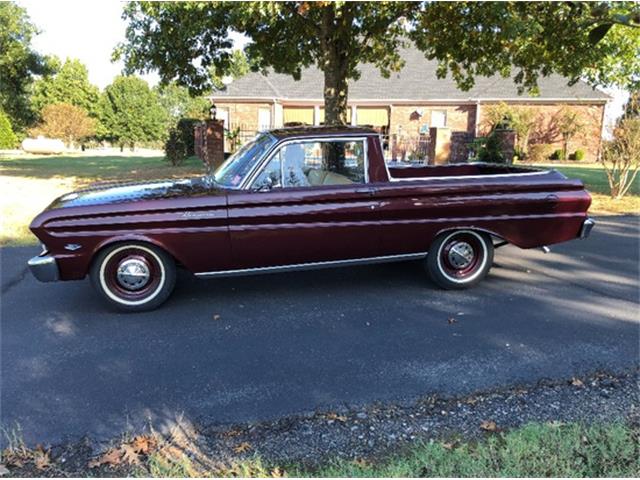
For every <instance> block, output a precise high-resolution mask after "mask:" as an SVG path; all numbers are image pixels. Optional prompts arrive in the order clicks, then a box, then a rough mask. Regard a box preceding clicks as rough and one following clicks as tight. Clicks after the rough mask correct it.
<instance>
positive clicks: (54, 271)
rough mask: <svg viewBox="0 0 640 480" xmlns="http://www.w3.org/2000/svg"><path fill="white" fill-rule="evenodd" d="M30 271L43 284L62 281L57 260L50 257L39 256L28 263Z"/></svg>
mask: <svg viewBox="0 0 640 480" xmlns="http://www.w3.org/2000/svg"><path fill="white" fill-rule="evenodd" d="M27 265H29V270H31V273H32V274H33V276H34V277H36V278H37V279H38V280H40V281H41V282H55V281H58V280H60V271H59V270H58V264H57V263H56V259H55V258H53V257H52V256H50V255H38V256H37V257H33V258H32V259H31V260H29V261H28V262H27Z"/></svg>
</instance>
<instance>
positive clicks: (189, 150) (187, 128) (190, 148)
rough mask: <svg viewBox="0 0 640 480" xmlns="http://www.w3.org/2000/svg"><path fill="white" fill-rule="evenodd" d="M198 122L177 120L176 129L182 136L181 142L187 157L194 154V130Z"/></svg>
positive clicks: (183, 119) (192, 119) (184, 119)
mask: <svg viewBox="0 0 640 480" xmlns="http://www.w3.org/2000/svg"><path fill="white" fill-rule="evenodd" d="M200 122H201V121H200V120H198V119H196V118H181V119H180V120H178V125H177V126H176V128H177V129H178V131H179V132H180V135H181V136H182V142H183V143H184V145H185V149H186V150H185V151H186V155H187V157H193V156H194V155H195V154H196V152H195V138H194V131H195V128H196V124H198V123H200Z"/></svg>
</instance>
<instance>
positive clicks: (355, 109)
mask: <svg viewBox="0 0 640 480" xmlns="http://www.w3.org/2000/svg"><path fill="white" fill-rule="evenodd" d="M351 125H353V126H354V127H355V126H356V125H358V107H356V106H355V105H351Z"/></svg>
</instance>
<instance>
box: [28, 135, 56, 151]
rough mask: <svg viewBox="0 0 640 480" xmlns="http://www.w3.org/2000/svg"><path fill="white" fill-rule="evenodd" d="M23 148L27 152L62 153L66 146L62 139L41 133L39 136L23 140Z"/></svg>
mask: <svg viewBox="0 0 640 480" xmlns="http://www.w3.org/2000/svg"><path fill="white" fill-rule="evenodd" d="M22 150H24V151H25V152H27V153H62V152H64V151H65V147H64V142H63V141H62V140H57V139H55V138H46V137H43V136H42V135H40V136H39V137H38V138H25V139H24V140H23V141H22Z"/></svg>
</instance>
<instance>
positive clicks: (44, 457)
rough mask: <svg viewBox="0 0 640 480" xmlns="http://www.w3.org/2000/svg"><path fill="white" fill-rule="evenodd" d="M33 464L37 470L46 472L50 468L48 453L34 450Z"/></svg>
mask: <svg viewBox="0 0 640 480" xmlns="http://www.w3.org/2000/svg"><path fill="white" fill-rule="evenodd" d="M33 463H34V465H35V466H36V468H37V469H38V470H46V469H47V468H49V467H50V466H51V458H50V457H49V452H46V451H44V450H36V452H35V455H34V457H33Z"/></svg>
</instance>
